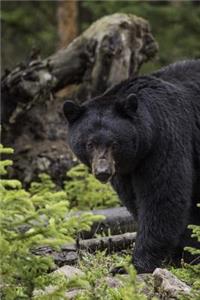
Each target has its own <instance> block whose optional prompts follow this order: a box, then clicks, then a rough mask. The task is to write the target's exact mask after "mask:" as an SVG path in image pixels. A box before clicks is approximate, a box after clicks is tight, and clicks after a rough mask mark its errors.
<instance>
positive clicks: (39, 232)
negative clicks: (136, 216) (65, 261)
mask: <svg viewBox="0 0 200 300" xmlns="http://www.w3.org/2000/svg"><path fill="white" fill-rule="evenodd" d="M0 152H1V154H11V153H13V150H12V149H10V148H4V147H3V146H2V145H0ZM11 164H12V161H11V160H6V161H5V160H4V161H1V162H0V175H3V176H5V175H6V173H7V171H6V167H7V166H9V165H11ZM100 219H102V218H101V217H99V216H94V215H92V214H89V213H86V214H84V215H80V216H74V215H73V213H72V212H71V211H70V210H69V201H68V199H67V196H66V193H65V192H64V191H58V190H56V187H55V185H54V184H53V183H52V181H51V179H50V177H49V176H48V175H41V176H40V181H39V182H37V183H36V182H35V183H32V185H31V188H30V190H29V191H26V190H24V189H23V188H22V185H21V183H20V182H19V181H18V180H11V179H6V178H3V179H1V180H0V220H1V224H0V231H1V232H0V233H1V235H0V257H1V259H2V260H1V289H2V291H1V294H0V296H1V298H2V299H5V300H13V299H16V300H17V299H31V298H32V297H33V292H34V290H35V289H38V288H42V289H43V288H45V286H47V285H49V284H52V283H54V284H55V283H57V288H58V290H59V293H58V294H59V295H61V294H63V293H64V286H65V288H66V284H64V283H63V281H62V280H60V279H59V280H57V281H56V280H55V278H54V276H52V275H50V274H47V272H48V271H49V270H50V269H52V268H54V267H55V266H54V262H53V260H52V258H51V257H47V256H36V255H34V254H33V250H34V249H35V248H37V247H38V246H41V245H47V246H51V247H52V248H55V249H59V247H60V246H61V245H63V244H66V243H68V242H73V241H74V237H75V235H76V234H77V232H78V231H80V230H89V229H90V226H91V225H92V223H93V222H94V221H97V220H100ZM54 294H55V292H54ZM50 297H51V296H50ZM55 297H57V298H55ZM55 297H54V298H52V299H61V298H59V297H60V296H55ZM34 299H36V298H34ZM38 299H42V298H41V296H40V297H39V298H38ZM49 299H50V298H49Z"/></svg>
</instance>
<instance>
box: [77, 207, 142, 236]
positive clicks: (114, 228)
mask: <svg viewBox="0 0 200 300" xmlns="http://www.w3.org/2000/svg"><path fill="white" fill-rule="evenodd" d="M81 213H83V212H81V211H80V212H77V214H81ZM92 213H93V214H95V215H103V216H104V217H105V219H104V220H103V221H100V222H96V223H94V224H93V225H92V227H91V230H90V231H84V232H80V237H81V238H83V239H88V238H92V237H94V236H95V235H96V234H104V235H105V234H106V235H108V234H110V235H115V234H122V233H125V232H133V231H135V230H136V229H137V224H136V221H135V220H134V218H133V216H132V215H131V214H130V213H129V211H128V210H127V209H126V208H125V207H115V208H108V209H99V210H93V211H92Z"/></svg>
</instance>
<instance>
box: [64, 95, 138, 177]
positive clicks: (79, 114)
mask: <svg viewBox="0 0 200 300" xmlns="http://www.w3.org/2000/svg"><path fill="white" fill-rule="evenodd" d="M137 106H138V101H137V97H136V95H135V94H129V95H128V96H127V97H126V98H125V99H123V100H119V99H116V98H115V99H110V98H107V97H105V96H104V95H103V96H100V97H97V98H95V99H93V100H90V101H88V102H85V103H84V104H82V105H79V104H76V103H75V102H73V101H66V102H65V103H64V107H63V110H64V114H65V117H66V118H67V121H68V143H69V145H70V147H71V149H72V151H73V152H74V153H75V155H76V156H77V157H78V159H79V160H80V161H81V162H83V163H84V164H86V165H87V166H88V167H89V168H90V169H91V170H92V173H93V174H94V176H95V177H96V178H97V179H99V180H100V181H101V182H107V181H108V180H110V179H111V178H112V176H113V175H114V174H115V173H120V174H128V173H129V172H130V171H132V170H133V167H134V165H135V164H136V156H137V153H138V143H139V141H138V139H139V137H138V130H137V128H136V125H135V124H136V123H138V122H137Z"/></svg>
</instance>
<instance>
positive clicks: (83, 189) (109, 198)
mask: <svg viewBox="0 0 200 300" xmlns="http://www.w3.org/2000/svg"><path fill="white" fill-rule="evenodd" d="M67 176H68V177H69V180H68V181H66V182H65V187H64V189H65V191H66V194H67V198H68V200H69V201H70V204H71V206H72V207H76V208H78V209H87V210H89V209H100V208H106V207H114V206H117V205H119V199H118V197H117V195H116V193H115V192H114V190H113V189H112V187H111V186H110V184H102V183H100V182H99V181H98V180H96V179H95V178H94V176H93V175H92V174H90V173H89V171H88V169H87V167H85V166H84V165H83V164H80V165H77V166H75V167H74V168H72V169H71V170H70V171H69V172H68V173H67Z"/></svg>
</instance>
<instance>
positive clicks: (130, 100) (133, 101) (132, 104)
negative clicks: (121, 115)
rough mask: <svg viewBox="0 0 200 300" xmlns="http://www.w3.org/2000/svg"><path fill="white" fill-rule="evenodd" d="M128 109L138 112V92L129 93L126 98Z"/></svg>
mask: <svg viewBox="0 0 200 300" xmlns="http://www.w3.org/2000/svg"><path fill="white" fill-rule="evenodd" d="M125 107H126V110H130V111H131V112H136V110H137V108H138V100H137V96H136V94H133V93H132V94H129V95H128V96H127V98H126V100H125Z"/></svg>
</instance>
